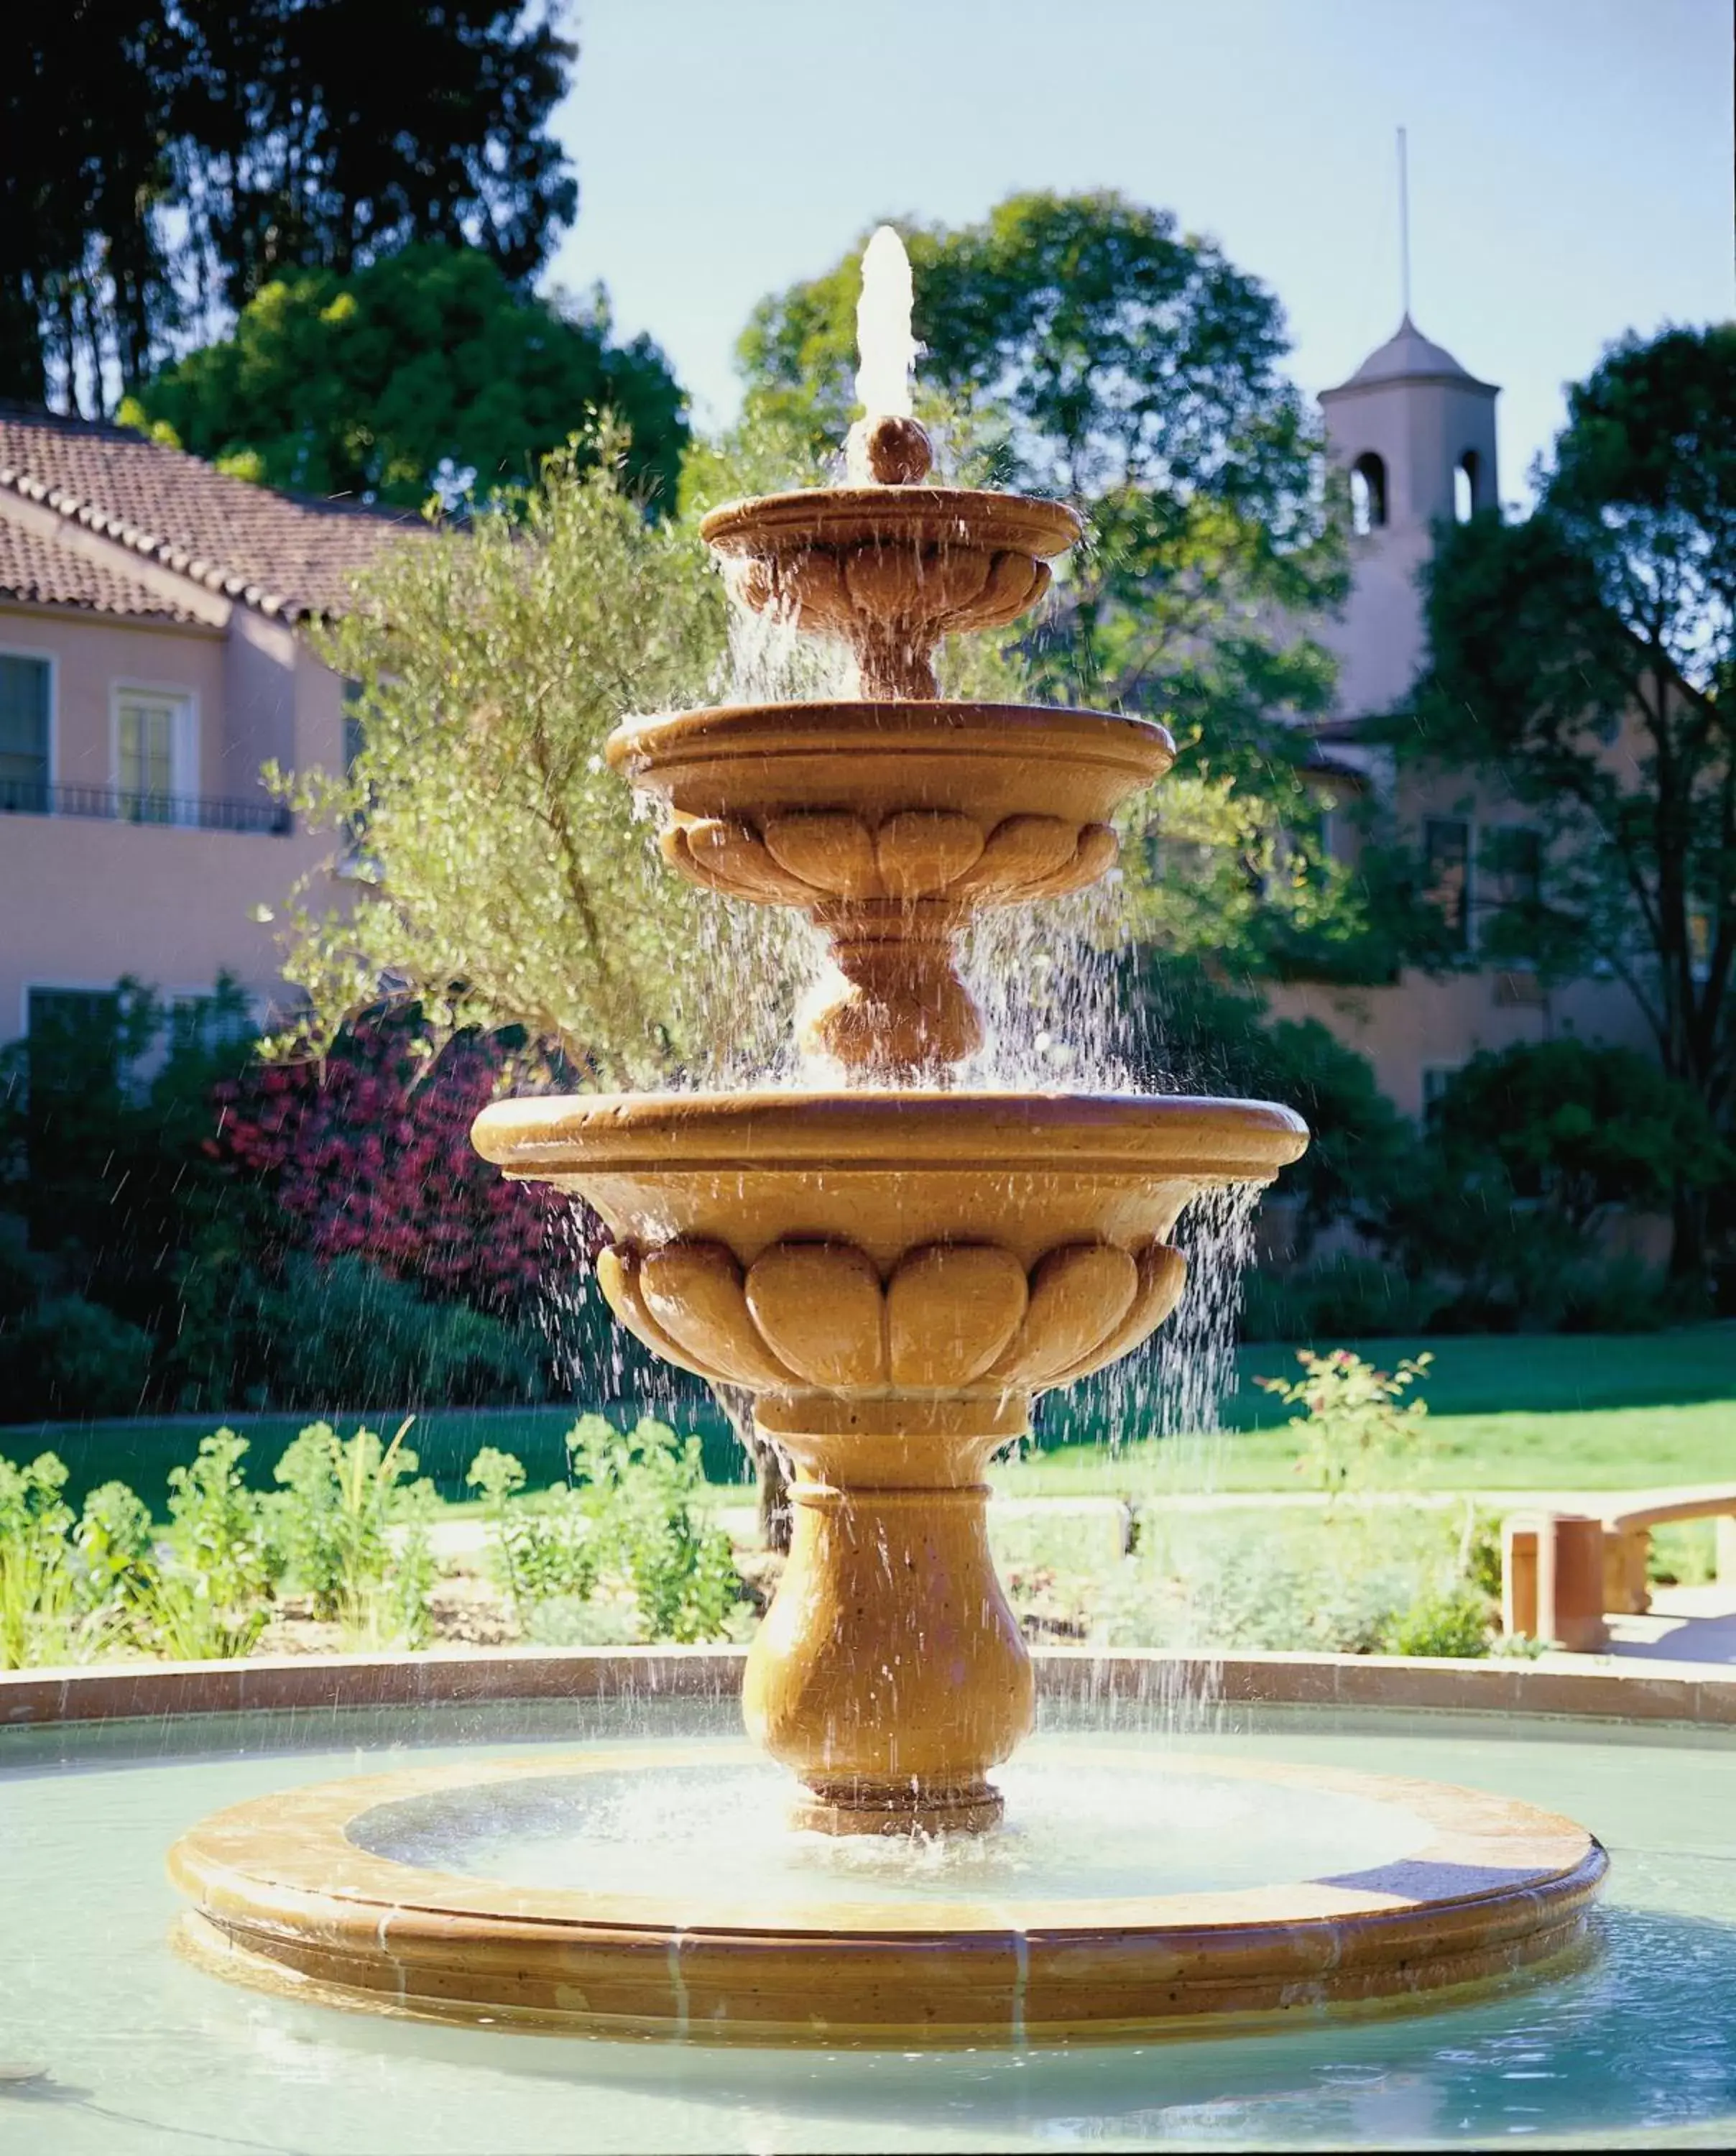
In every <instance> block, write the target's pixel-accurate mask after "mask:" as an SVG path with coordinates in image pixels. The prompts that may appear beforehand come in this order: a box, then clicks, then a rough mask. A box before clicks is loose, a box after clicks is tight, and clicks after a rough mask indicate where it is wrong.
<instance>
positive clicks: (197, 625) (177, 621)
mask: <svg viewBox="0 0 1736 2156" xmlns="http://www.w3.org/2000/svg"><path fill="white" fill-rule="evenodd" d="M0 613H7V614H41V615H43V616H44V618H45V619H49V620H51V621H54V620H63V619H65V618H66V617H67V616H68V615H69V614H70V615H75V616H76V617H77V618H78V619H79V620H81V621H103V622H112V623H114V624H115V626H116V627H117V628H121V629H170V630H172V631H173V632H174V633H175V634H177V636H204V637H212V638H214V639H216V640H217V641H218V642H219V643H221V642H222V640H223V634H224V632H223V630H222V629H220V628H218V624H216V623H215V622H214V621H207V620H206V619H204V617H203V616H202V615H201V614H196V613H191V612H189V611H188V610H187V609H186V608H181V607H177V606H176V605H175V603H174V602H173V601H172V600H169V599H165V600H164V602H163V603H162V605H161V608H156V609H153V610H152V611H151V613H145V612H143V611H141V610H140V609H137V608H131V607H118V606H100V605H99V604H97V603H95V601H94V600H90V599H49V598H38V597H35V596H33V594H31V593H27V592H21V591H18V590H17V589H15V588H13V586H11V585H9V584H0Z"/></svg>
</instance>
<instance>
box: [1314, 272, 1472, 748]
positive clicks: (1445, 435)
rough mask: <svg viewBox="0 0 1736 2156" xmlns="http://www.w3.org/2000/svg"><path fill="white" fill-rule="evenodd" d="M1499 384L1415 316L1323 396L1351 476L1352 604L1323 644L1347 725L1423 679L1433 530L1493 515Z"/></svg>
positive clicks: (1337, 450)
mask: <svg viewBox="0 0 1736 2156" xmlns="http://www.w3.org/2000/svg"><path fill="white" fill-rule="evenodd" d="M1499 394H1500V392H1499V391H1498V389H1497V388H1495V386H1494V385H1493V383H1492V382H1479V381H1477V378H1476V377H1475V376H1473V375H1470V374H1467V372H1465V370H1464V368H1463V367H1461V366H1460V365H1459V363H1458V362H1457V360H1456V359H1455V358H1454V357H1453V356H1452V353H1451V352H1447V351H1445V350H1443V349H1442V346H1440V345H1437V344H1432V343H1431V342H1430V341H1429V339H1428V338H1427V337H1426V336H1423V334H1422V332H1421V331H1420V330H1419V329H1418V328H1417V327H1416V324H1415V323H1414V322H1413V321H1411V317H1410V316H1409V314H1408V313H1407V314H1406V316H1405V318H1404V320H1403V321H1401V323H1400V324H1399V326H1398V329H1397V331H1396V332H1395V335H1394V336H1391V337H1390V338H1389V339H1388V340H1387V341H1386V342H1385V344H1383V345H1381V346H1380V347H1379V348H1378V350H1376V351H1375V352H1370V354H1369V356H1368V357H1367V358H1366V359H1365V360H1364V362H1362V364H1361V366H1360V367H1358V368H1357V370H1356V372H1355V373H1354V374H1353V375H1352V376H1351V377H1350V378H1349V381H1348V382H1341V383H1340V384H1339V387H1338V388H1336V389H1327V390H1323V391H1322V392H1321V395H1320V405H1321V409H1322V410H1323V411H1324V413H1325V416H1326V439H1327V443H1328V445H1329V449H1330V450H1331V453H1332V454H1333V456H1334V458H1335V459H1337V461H1338V462H1339V464H1341V465H1343V466H1344V469H1345V470H1347V471H1348V472H1349V475H1350V495H1351V508H1352V517H1353V522H1354V530H1355V536H1354V539H1353V541H1352V544H1351V562H1352V580H1351V588H1350V596H1349V600H1348V602H1347V603H1346V605H1345V608H1344V616H1343V619H1341V620H1340V621H1339V622H1338V623H1337V624H1334V627H1333V629H1331V631H1330V632H1329V634H1327V635H1326V637H1325V639H1324V640H1325V641H1326V642H1328V643H1329V644H1331V646H1332V647H1333V649H1334V650H1335V651H1336V652H1337V653H1338V655H1339V669H1340V670H1339V711H1340V713H1341V715H1342V716H1344V717H1345V718H1362V717H1367V716H1372V715H1375V714H1377V713H1380V712H1385V711H1391V710H1393V709H1394V708H1395V706H1397V705H1398V704H1400V703H1401V701H1403V698H1404V696H1405V695H1406V692H1407V690H1409V689H1410V687H1411V683H1412V681H1413V680H1415V679H1416V670H1417V668H1418V665H1420V664H1421V659H1422V654H1423V630H1422V594H1421V592H1420V591H1419V589H1418V588H1417V582H1416V578H1417V572H1419V570H1420V569H1421V567H1422V565H1423V563H1424V562H1425V561H1426V560H1427V558H1428V556H1429V553H1430V552H1431V547H1432V545H1433V527H1434V526H1435V525H1436V524H1437V523H1440V522H1446V521H1452V520H1453V519H1454V518H1457V519H1458V520H1459V521H1463V520H1464V519H1465V518H1466V517H1467V516H1470V515H1471V513H1472V511H1473V510H1478V509H1489V508H1493V506H1495V504H1496V503H1497V502H1498V500H1499V499H1500V496H1499V495H1498V492H1497V488H1496V471H1495V399H1496V398H1497V397H1498V395H1499Z"/></svg>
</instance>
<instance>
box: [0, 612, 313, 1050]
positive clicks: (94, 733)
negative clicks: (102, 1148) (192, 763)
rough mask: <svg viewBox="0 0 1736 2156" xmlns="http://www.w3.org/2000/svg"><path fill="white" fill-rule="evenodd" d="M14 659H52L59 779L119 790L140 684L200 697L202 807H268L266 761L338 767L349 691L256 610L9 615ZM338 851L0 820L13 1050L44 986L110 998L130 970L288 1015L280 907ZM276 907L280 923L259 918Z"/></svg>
mask: <svg viewBox="0 0 1736 2156" xmlns="http://www.w3.org/2000/svg"><path fill="white" fill-rule="evenodd" d="M0 650H8V651H21V652H28V653H31V654H35V655H39V656H44V657H47V658H49V660H51V661H52V662H53V664H54V692H53V701H54V750H53V757H54V762H53V776H54V780H55V782H56V783H59V784H63V785H70V786H89V787H93V788H107V787H109V786H110V785H112V784H113V783H114V780H115V762H114V736H113V717H112V713H113V707H114V697H115V689H116V687H117V685H124V684H129V683H131V684H132V685H138V686H146V685H148V686H151V687H155V688H161V689H172V690H180V691H182V692H185V693H187V694H190V695H191V696H193V698H194V699H195V700H196V705H197V713H198V757H197V786H196V788H194V789H193V790H195V791H196V792H197V793H200V794H202V795H204V796H207V797H213V798H222V799H228V800H240V801H248V800H254V801H258V802H259V803H262V804H264V803H266V801H267V799H268V797H267V796H266V794H265V793H264V790H263V788H261V787H260V786H259V767H260V765H261V764H262V763H264V762H265V761H266V760H267V759H268V758H271V757H275V758H277V759H278V760H279V762H282V763H284V765H286V766H291V767H301V768H305V767H307V766H309V765H310V764H312V763H315V762H318V763H322V764H327V765H330V764H332V763H335V762H337V761H338V760H339V759H341V756H342V752H343V721H342V710H341V694H342V692H341V684H340V683H339V682H338V681H337V680H335V677H334V676H333V675H331V674H330V672H329V671H328V670H327V669H326V668H325V666H323V665H321V664H320V661H319V660H318V659H317V658H316V657H315V655H314V654H313V653H312V652H311V650H310V649H309V648H308V646H307V644H306V642H305V639H304V638H303V637H302V636H300V634H298V633H297V632H295V631H294V630H293V629H289V628H287V627H285V626H284V624H280V623H277V622H273V621H269V620H267V619H264V617H262V616H259V615H258V614H256V613H252V612H251V611H249V610H248V609H247V608H240V607H237V608H233V610H232V611H231V613H230V614H229V617H228V623H227V625H226V626H218V625H216V624H213V625H212V626H211V627H209V628H205V627H199V628H193V629H187V628H161V629H157V628H149V627H144V626H141V625H140V624H133V623H122V622H116V621H112V620H107V619H102V618H100V617H93V616H91V615H89V614H75V613H70V612H67V611H64V610H62V611H59V612H54V611H50V610H49V609H46V608H0ZM333 850H334V840H333V839H332V837H331V835H330V834H313V835H309V834H305V833H298V834H295V835H294V836H289V837H285V836H279V835H275V834H269V833H264V832H230V831H217V830H198V829H190V828H182V827H180V826H172V825H161V824H130V823H120V822H108V821H105V820H101V819H95V818H86V817H74V816H68V815H49V816H38V815H0V1040H7V1039H13V1038H14V1037H15V1036H16V1035H17V1034H20V1033H22V1032H23V1029H24V1025H25V1015H26V1009H27V1000H26V999H27V997H28V991H29V989H30V988H32V987H44V988H49V987H59V988H105V987H109V986H111V985H112V984H113V983H114V982H115V981H116V980H117V979H118V978H120V976H121V975H122V974H131V975H133V976H135V977H136V978H139V979H140V980H142V981H144V982H146V983H150V984H151V986H153V987H157V988H163V989H166V990H171V991H177V992H182V993H186V992H197V991H200V990H203V989H206V988H209V987H210V986H211V984H212V983H213V981H214V980H215V979H216V978H217V976H218V973H223V972H227V973H232V974H233V975H234V976H235V977H236V978H238V980H239V981H240V982H241V983H243V986H244V987H245V988H247V989H248V991H249V993H252V994H253V996H254V997H255V998H257V999H258V1001H259V1004H260V1005H261V1007H262V1008H263V1007H264V1006H266V1005H268V1004H274V1003H280V1002H281V1000H282V998H283V995H284V990H283V987H282V983H281V981H280V979H279V971H278V968H279V951H278V946H277V942H276V937H277V935H278V933H279V929H280V927H281V921H282V916H283V909H284V901H286V899H287V898H288V897H289V893H290V891H291V890H292V888H293V887H294V885H295V884H296V883H297V882H298V880H300V879H301V878H302V877H303V876H304V875H307V874H309V873H310V871H316V870H319V869H320V865H321V864H323V863H324V862H325V860H326V859H327V858H328V857H329V856H330V855H331V854H332V852H333ZM308 896H309V899H310V902H312V903H313V904H314V905H315V906H319V905H320V904H322V903H327V902H330V900H331V898H332V897H333V896H335V893H334V891H333V888H332V886H331V885H330V884H328V883H326V882H325V880H324V879H323V878H322V879H321V880H320V881H319V882H318V883H316V884H315V885H314V886H313V887H312V888H311V889H310V891H309V893H308ZM262 907H264V908H266V909H269V911H270V912H271V913H272V914H273V915H274V916H276V918H275V919H274V920H272V921H260V920H259V919H258V918H257V917H256V916H257V914H258V912H259V909H260V908H262Z"/></svg>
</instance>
